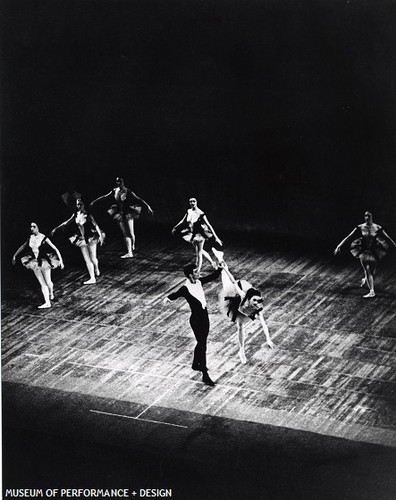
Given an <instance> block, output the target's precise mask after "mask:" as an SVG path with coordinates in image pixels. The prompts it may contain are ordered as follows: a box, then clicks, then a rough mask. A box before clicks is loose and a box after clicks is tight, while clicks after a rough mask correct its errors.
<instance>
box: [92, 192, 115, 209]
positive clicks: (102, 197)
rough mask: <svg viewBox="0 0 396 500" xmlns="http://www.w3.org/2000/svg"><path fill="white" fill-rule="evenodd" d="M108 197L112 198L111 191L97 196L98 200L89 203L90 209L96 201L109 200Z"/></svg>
mask: <svg viewBox="0 0 396 500" xmlns="http://www.w3.org/2000/svg"><path fill="white" fill-rule="evenodd" d="M110 196H113V191H110V193H107V194H104V195H102V196H99V198H96V199H95V200H94V201H91V203H90V204H89V206H90V208H92V207H93V206H94V205H95V203H97V202H98V201H100V200H104V199H106V198H110Z"/></svg>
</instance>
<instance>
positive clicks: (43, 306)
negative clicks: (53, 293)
mask: <svg viewBox="0 0 396 500" xmlns="http://www.w3.org/2000/svg"><path fill="white" fill-rule="evenodd" d="M49 307H51V304H50V303H47V302H45V303H44V304H41V306H38V307H37V309H48V308H49Z"/></svg>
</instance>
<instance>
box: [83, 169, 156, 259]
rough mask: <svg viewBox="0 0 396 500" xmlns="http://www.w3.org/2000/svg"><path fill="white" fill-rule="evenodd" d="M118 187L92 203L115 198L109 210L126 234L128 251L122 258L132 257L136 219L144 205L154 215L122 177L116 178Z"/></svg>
mask: <svg viewBox="0 0 396 500" xmlns="http://www.w3.org/2000/svg"><path fill="white" fill-rule="evenodd" d="M116 184H117V187H115V188H114V189H112V190H111V191H110V193H107V194H105V195H103V196H99V198H96V200H94V201H93V202H92V203H91V204H90V208H92V207H93V206H94V205H95V203H97V202H98V201H100V200H104V199H108V198H113V202H114V203H113V204H112V205H111V207H110V208H109V209H108V210H107V212H108V213H109V215H111V217H112V218H113V220H115V221H116V222H117V224H118V225H119V228H120V230H121V232H122V234H123V236H124V240H125V245H126V248H127V253H126V254H124V255H122V256H121V259H130V258H132V257H133V252H134V250H135V240H136V238H135V223H134V220H135V219H138V218H139V217H140V213H141V211H142V205H144V206H145V207H146V208H147V212H148V213H149V215H154V212H153V210H152V209H151V207H150V205H149V204H148V203H147V202H146V201H144V200H143V199H142V198H140V197H139V196H138V195H137V194H136V193H134V192H133V191H131V190H130V189H129V188H127V187H126V186H125V183H124V179H123V178H122V177H117V178H116Z"/></svg>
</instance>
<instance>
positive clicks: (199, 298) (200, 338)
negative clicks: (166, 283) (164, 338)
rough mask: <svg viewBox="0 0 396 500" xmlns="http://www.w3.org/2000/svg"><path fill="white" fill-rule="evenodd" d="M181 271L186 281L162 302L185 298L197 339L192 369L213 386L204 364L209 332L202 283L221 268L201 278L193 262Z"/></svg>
mask: <svg viewBox="0 0 396 500" xmlns="http://www.w3.org/2000/svg"><path fill="white" fill-rule="evenodd" d="M183 271H184V274H185V275H186V277H187V280H186V282H185V283H184V285H183V286H182V287H180V288H179V290H177V291H176V292H174V293H171V294H170V295H168V297H166V298H165V299H164V302H170V301H172V300H175V299H178V298H179V297H184V298H185V299H186V300H187V302H188V304H189V306H190V308H191V316H190V325H191V328H192V331H193V332H194V335H195V338H196V339H197V345H196V347H195V349H194V360H193V364H192V369H193V370H197V371H201V372H202V382H204V383H205V384H207V385H210V386H214V385H215V383H214V382H213V380H212V379H211V378H210V377H209V375H208V369H207V366H206V340H207V338H208V334H209V315H208V310H207V308H206V299H205V293H204V290H203V288H202V285H203V284H205V283H208V282H209V281H213V280H215V279H216V278H218V277H219V276H220V273H221V268H219V269H217V271H215V272H213V273H212V274H209V275H208V276H205V277H203V278H199V273H198V272H197V270H196V269H195V265H194V264H188V265H187V266H184V268H183Z"/></svg>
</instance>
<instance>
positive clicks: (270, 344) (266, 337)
mask: <svg viewBox="0 0 396 500" xmlns="http://www.w3.org/2000/svg"><path fill="white" fill-rule="evenodd" d="M259 319H260V323H261V326H262V328H263V332H264V335H265V340H266V342H267V345H268V347H270V348H271V349H273V348H274V347H275V344H274V343H273V342H272V340H271V337H270V334H269V330H268V326H267V323H266V322H265V319H264V316H263V313H262V312H261V311H260V312H259Z"/></svg>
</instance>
